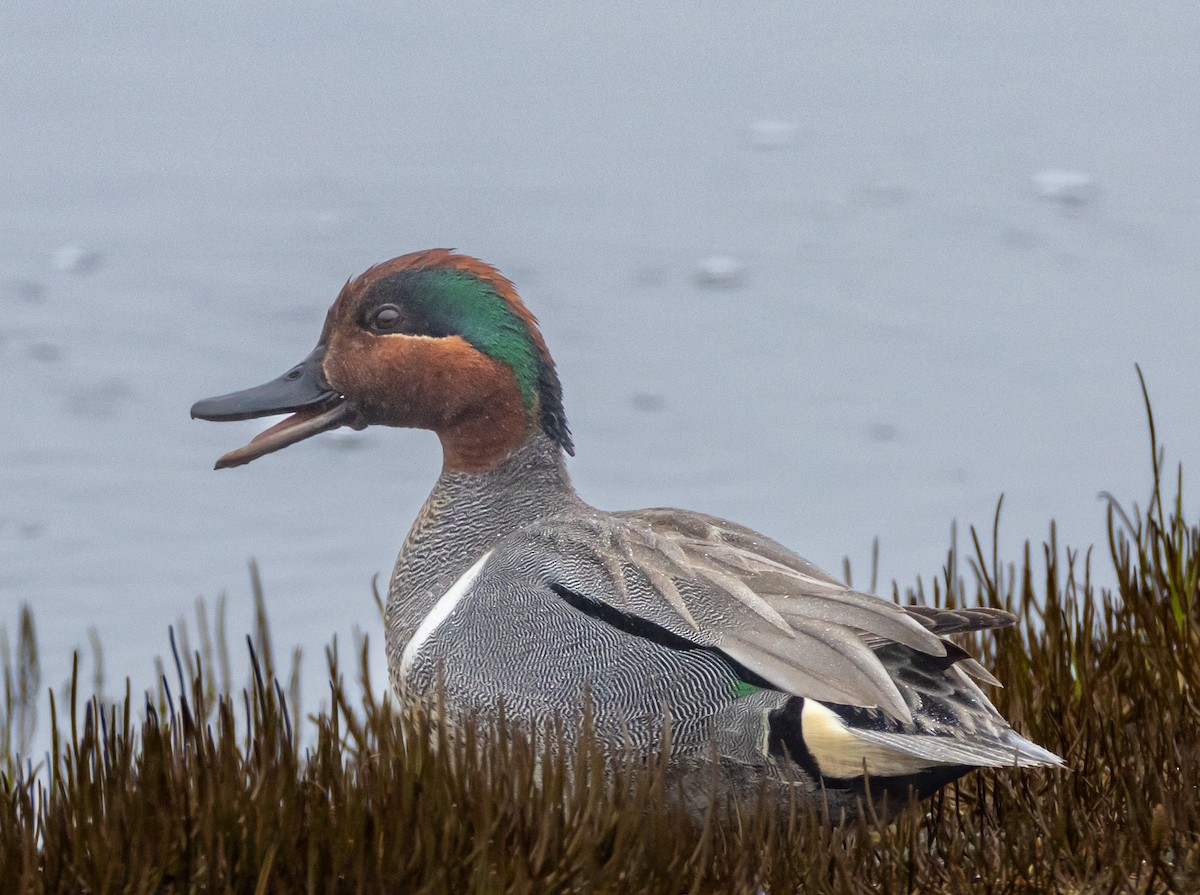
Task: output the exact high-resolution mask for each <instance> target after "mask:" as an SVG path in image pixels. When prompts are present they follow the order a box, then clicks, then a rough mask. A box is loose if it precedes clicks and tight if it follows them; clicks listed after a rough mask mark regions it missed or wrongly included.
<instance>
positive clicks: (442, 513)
mask: <svg viewBox="0 0 1200 895" xmlns="http://www.w3.org/2000/svg"><path fill="white" fill-rule="evenodd" d="M579 505H581V501H580V499H579V497H578V496H577V495H576V494H575V489H574V488H573V487H572V486H571V480H570V478H569V477H568V476H567V470H566V466H565V464H564V463H563V454H562V449H561V448H560V447H559V446H558V445H557V444H555V443H554V442H553V441H551V440H550V439H549V438H547V437H546V435H545V434H543V433H542V431H541V430H540V429H537V430H535V431H534V434H532V435H531V436H530V437H529V439H528V440H527V441H525V442H524V444H522V445H521V446H520V447H519V448H517V450H516V451H514V452H513V453H512V455H511V456H510V457H509V458H508V459H507V460H505V461H504V462H503V463H502V464H501V465H499V466H498V467H496V468H494V469H490V470H487V471H484V472H463V471H461V470H456V469H450V468H446V469H443V470H442V474H441V476H440V477H439V478H438V481H437V484H436V485H435V486H434V488H433V491H432V493H430V495H429V497H428V499H427V500H426V501H425V505H424V506H423V507H422V508H421V512H420V513H419V514H418V516H417V519H416V521H415V522H414V523H413V526H412V529H411V530H410V531H409V533H408V537H406V538H405V539H404V545H403V546H402V547H401V548H400V555H399V557H398V558H397V559H396V568H395V571H394V572H393V573H392V583H391V586H390V587H389V589H388V605H387V646H388V657H389V660H390V661H389V665H391V666H392V667H397V666H398V664H399V656H400V653H401V652H403V650H404V646H405V644H407V643H408V641H409V638H410V637H412V635H413V632H414V631H415V630H416V629H417V626H418V625H419V624H420V623H421V620H422V619H423V618H424V617H425V616H426V615H427V614H428V613H429V611H430V609H432V608H433V605H434V603H436V602H437V600H438V598H439V597H441V596H442V594H444V593H445V592H446V591H447V590H448V589H449V587H450V585H451V584H452V583H453V582H454V581H455V580H456V579H457V578H458V577H459V576H460V575H461V574H462V573H463V572H465V571H466V570H467V569H468V568H470V567H471V565H472V563H474V562H475V560H477V559H478V558H479V556H480V555H481V554H482V553H483V552H484V551H486V550H488V549H490V548H491V547H492V546H493V545H494V544H495V543H496V542H497V541H498V540H500V538H502V537H504V535H506V534H508V533H509V532H511V531H513V530H515V529H517V528H519V527H520V526H522V525H526V524H528V523H530V522H533V521H535V520H537V519H543V518H546V517H547V516H553V515H556V514H558V513H560V512H563V511H565V510H568V509H571V508H572V507H577V506H579Z"/></svg>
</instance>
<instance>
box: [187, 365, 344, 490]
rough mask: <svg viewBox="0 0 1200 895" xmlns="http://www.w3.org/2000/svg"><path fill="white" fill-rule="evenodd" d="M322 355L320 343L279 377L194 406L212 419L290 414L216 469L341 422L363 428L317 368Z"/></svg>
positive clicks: (196, 415)
mask: <svg viewBox="0 0 1200 895" xmlns="http://www.w3.org/2000/svg"><path fill="white" fill-rule="evenodd" d="M324 357H325V346H324V345H318V346H317V347H316V348H315V349H314V350H313V352H312V354H310V355H309V356H308V357H306V358H305V359H304V360H302V361H301V362H300V363H299V364H297V365H296V366H294V367H292V369H290V370H288V371H287V372H286V373H284V374H283V375H282V376H280V377H279V378H278V379H272V380H271V381H270V382H268V383H265V384H264V385H259V386H256V387H255V388H248V389H245V390H244V391H240V392H232V393H230V394H228V395H221V396H220V397H218V398H206V399H205V400H203V401H197V402H196V403H195V404H193V405H192V418H193V419H202V420H213V421H214V422H225V421H229V420H250V419H257V418H258V417H263V416H275V415H276V414H280V413H291V416H289V417H288V418H287V419H285V420H281V421H280V422H278V423H276V424H275V425H274V426H272V427H271V428H269V429H267V430H266V431H264V432H260V433H259V434H258V435H256V436H255V437H254V439H253V440H252V441H251V442H250V443H249V444H247V445H246V446H245V447H240V448H238V449H237V450H235V451H230V452H229V453H228V454H226V455H225V456H223V457H222V458H221V459H220V460H218V461H217V465H216V466H215V467H214V468H215V469H225V468H227V467H230V466H241V465H242V464H244V463H249V462H250V461H251V460H257V459H258V458H259V457H261V456H263V455H264V454H269V453H271V452H273V451H277V450H279V449H280V448H285V447H287V446H288V445H289V444H295V443H296V442H297V441H303V440H304V439H305V438H308V437H310V436H312V435H316V434H317V433H318V432H328V431H329V430H330V429H336V428H338V427H339V426H352V427H354V428H362V424H361V423H359V422H358V414H357V413H356V412H355V410H354V408H353V407H352V406H351V405H350V404H349V402H347V401H346V399H345V398H344V397H342V396H341V395H340V394H338V392H337V390H336V389H334V388H333V387H332V386H331V385H330V384H329V383H328V381H326V379H325V373H324V372H323V370H322V369H321V362H322V360H323V359H324Z"/></svg>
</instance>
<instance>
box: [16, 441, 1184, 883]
mask: <svg viewBox="0 0 1200 895" xmlns="http://www.w3.org/2000/svg"><path fill="white" fill-rule="evenodd" d="M1151 448H1152V454H1153V468H1154V491H1153V495H1152V497H1151V500H1150V502H1149V503H1148V504H1147V506H1146V508H1145V509H1144V510H1140V509H1138V508H1137V507H1136V506H1135V507H1132V508H1129V509H1126V508H1123V507H1122V506H1120V505H1119V504H1118V503H1117V502H1116V501H1115V500H1110V501H1109V504H1108V510H1107V514H1108V534H1109V544H1108V548H1109V549H1108V551H1107V556H1104V561H1105V562H1106V563H1111V565H1112V569H1113V572H1114V574H1115V580H1116V582H1117V586H1116V592H1110V591H1108V590H1099V589H1097V588H1096V587H1095V586H1094V585H1093V583H1092V574H1091V573H1092V567H1093V562H1094V561H1097V560H1096V558H1095V557H1094V556H1093V554H1092V552H1091V551H1088V552H1087V553H1083V554H1081V553H1078V552H1074V551H1071V550H1069V549H1063V548H1061V547H1060V546H1059V545H1058V544H1057V543H1056V542H1055V537H1054V533H1053V528H1052V529H1051V536H1050V540H1049V542H1048V543H1046V544H1045V545H1043V547H1042V549H1041V552H1040V556H1038V557H1037V558H1036V559H1035V556H1034V553H1033V551H1032V550H1031V548H1030V547H1029V546H1028V545H1027V546H1026V549H1025V555H1024V556H1023V557H1022V558H1021V561H1020V562H1019V563H1013V564H1008V565H1005V564H1003V563H1001V561H1000V559H999V557H998V556H997V550H996V543H995V540H994V539H993V541H992V542H991V544H984V543H981V542H980V540H979V539H978V538H977V537H975V533H974V532H972V538H973V551H972V552H973V556H972V557H971V559H970V560H969V562H968V566H969V570H968V573H967V575H966V576H965V577H967V578H968V579H969V580H970V582H971V584H970V586H968V584H967V583H966V581H964V580H962V579H960V577H959V574H958V571H957V565H958V560H957V556H956V555H955V551H953V550H952V551H951V554H950V559H949V560H948V562H947V564H946V566H945V568H943V570H942V572H941V574H940V575H939V576H938V577H937V578H936V579H934V581H933V582H932V583H931V585H930V586H929V587H928V588H926V587H925V586H923V585H922V584H921V583H918V585H917V587H916V588H914V589H912V590H910V591H909V592H908V593H906V594H905V595H904V598H905V599H906V600H915V601H929V602H932V603H935V604H947V603H949V604H967V603H975V604H983V605H990V606H1004V607H1006V608H1009V609H1011V610H1012V611H1014V612H1015V613H1017V615H1018V616H1019V618H1020V622H1019V624H1018V625H1017V626H1016V627H1015V628H1012V629H1008V630H1005V631H1001V632H999V633H998V634H997V635H990V636H988V637H979V638H976V640H975V641H974V642H969V643H967V644H966V645H968V646H969V647H970V648H971V649H973V650H976V651H977V653H978V654H981V655H982V656H983V660H984V662H985V664H987V665H988V666H989V667H990V668H992V669H993V670H994V671H995V673H996V674H997V676H998V677H999V678H1000V679H1001V680H1003V681H1004V682H1005V684H1006V687H1005V689H1003V690H1001V691H998V692H997V693H996V694H995V697H996V702H997V704H998V706H999V707H1000V709H1001V711H1002V712H1003V713H1004V714H1005V715H1006V716H1007V717H1008V718H1010V719H1011V720H1012V721H1013V722H1014V724H1015V725H1016V726H1017V727H1018V728H1019V729H1021V730H1022V731H1023V732H1025V733H1027V734H1029V735H1031V736H1032V737H1033V739H1034V740H1036V741H1037V742H1039V743H1041V744H1043V745H1045V746H1046V747H1048V748H1050V749H1052V750H1054V751H1056V752H1058V753H1060V754H1062V755H1064V756H1066V759H1067V762H1068V764H1069V766H1070V770H1069V771H1066V772H1021V773H1018V772H996V773H983V772H977V773H975V774H972V775H969V776H968V777H966V778H964V779H963V780H962V781H960V782H959V783H958V784H957V785H954V786H951V787H949V788H948V789H947V790H945V791H944V792H943V793H942V794H941V795H940V796H938V797H936V798H935V799H933V800H932V801H930V802H925V803H912V804H909V805H908V806H907V808H905V809H904V810H903V811H901V812H900V814H899V816H898V817H897V818H896V819H895V820H894V821H893V822H892V823H884V822H882V821H881V820H879V819H878V818H875V817H872V816H870V815H869V814H863V815H860V816H859V817H858V818H857V819H856V820H854V821H852V822H849V823H844V824H842V825H840V826H835V825H831V824H829V823H827V822H826V820H825V819H824V818H823V817H821V816H820V813H819V812H815V813H814V812H808V813H806V812H803V811H793V812H791V813H790V814H785V815H784V816H781V815H780V814H779V813H778V812H776V811H773V810H770V809H768V808H766V807H765V806H764V805H760V804H756V803H746V804H738V805H731V806H724V807H717V806H716V805H714V806H713V807H712V809H711V810H710V811H709V813H708V814H707V816H706V817H705V818H704V819H703V820H702V821H699V822H695V821H693V820H692V819H690V818H689V816H688V814H687V812H686V810H685V809H684V808H683V806H681V805H680V804H679V803H678V802H677V801H676V800H675V799H674V798H673V788H672V786H671V784H670V782H669V781H668V780H667V779H666V777H665V775H664V773H663V769H662V768H661V767H659V766H657V765H655V764H654V763H650V764H649V765H647V766H643V767H635V768H626V769H624V770H623V771H622V772H621V773H619V774H617V777H616V780H615V781H614V782H613V783H611V784H606V783H605V769H604V767H603V766H602V763H601V761H600V760H599V758H598V757H597V753H596V750H595V749H594V748H591V746H590V744H589V743H587V742H586V741H585V742H584V743H583V744H582V745H580V746H579V747H578V749H577V754H575V755H574V756H573V757H572V760H564V757H563V756H562V754H561V753H560V752H558V751H556V749H555V737H554V735H553V732H552V731H550V732H547V733H546V734H545V735H544V736H542V737H540V738H539V739H537V740H536V741H528V740H523V739H520V738H516V737H513V736H509V735H508V734H507V731H505V730H504V729H503V722H502V721H501V722H500V723H499V724H498V725H492V726H490V727H489V726H480V727H479V728H478V729H474V730H470V731H468V732H467V735H466V736H464V737H463V738H461V739H458V740H456V741H454V742H447V741H446V740H445V739H444V738H442V737H440V735H439V734H438V732H437V731H435V730H433V729H432V728H431V727H430V725H429V724H428V722H427V721H426V720H425V719H423V718H420V717H413V716H410V715H406V714H402V713H399V712H397V711H396V710H395V706H394V705H393V704H391V702H390V700H389V699H388V698H382V699H381V698H378V697H377V696H376V695H375V694H376V693H377V690H376V685H375V683H374V682H372V681H371V680H370V679H369V675H368V674H367V671H366V669H367V662H366V654H367V649H368V647H367V646H366V644H364V645H363V651H362V653H361V655H358V656H356V657H355V659H356V663H355V664H357V667H356V668H354V669H353V670H352V672H351V673H353V674H354V675H355V676H356V677H357V678H358V679H359V682H360V683H361V687H357V686H355V687H352V686H349V685H348V684H347V681H346V679H345V674H346V672H345V671H344V670H343V668H342V663H341V662H340V661H339V658H338V656H337V654H336V650H335V649H331V650H329V651H328V659H329V699H328V704H329V706H330V707H329V708H328V710H325V711H323V712H322V713H321V714H320V715H319V716H314V717H311V718H310V719H309V720H308V722H307V727H306V731H307V732H306V734H305V736H304V737H303V738H300V737H299V736H298V735H297V732H296V726H295V723H294V721H293V717H292V710H291V708H290V706H291V705H292V704H294V699H293V698H289V696H288V689H289V688H288V687H287V686H285V685H284V684H282V683H281V682H280V680H279V679H278V677H277V673H276V669H275V665H274V659H273V655H272V651H271V647H270V637H269V634H268V633H267V629H266V621H265V618H260V621H259V623H258V628H257V631H256V633H255V635H254V637H253V638H249V641H250V643H249V647H250V655H251V659H252V663H253V678H252V680H251V681H250V683H249V685H248V686H247V687H245V688H243V689H240V690H235V689H233V688H231V687H230V686H229V684H228V680H229V672H228V665H229V662H228V657H227V651H226V649H225V646H224V635H223V633H222V631H221V630H220V627H219V626H218V627H217V629H216V631H217V636H215V637H210V636H209V635H208V629H202V631H201V641H202V643H201V648H200V649H197V650H191V649H190V648H188V647H186V646H181V647H177V648H176V649H175V663H174V666H175V667H174V669H173V671H174V673H173V674H172V675H170V677H172V678H173V683H171V684H168V682H167V676H164V677H163V679H162V683H161V686H160V688H159V690H158V692H155V693H151V694H146V695H144V696H137V697H135V696H134V695H133V694H132V692H131V690H130V688H129V685H128V684H126V687H125V692H124V695H123V697H122V698H120V699H118V700H116V701H107V700H103V699H101V698H100V697H99V696H91V697H89V696H88V695H87V693H86V692H85V689H86V684H85V683H84V682H82V681H81V680H80V675H79V673H78V665H77V666H76V668H77V670H76V674H75V675H74V676H73V678H72V681H71V683H70V685H69V687H68V688H67V690H66V691H65V692H64V693H61V694H58V695H57V696H55V695H54V694H51V696H52V701H51V709H50V716H49V718H48V719H46V723H48V724H49V725H50V729H51V733H52V749H51V751H50V753H49V757H48V759H47V761H48V766H46V767H43V768H41V769H40V770H39V769H38V768H35V767H32V766H31V765H30V764H29V763H28V762H26V763H24V764H22V763H21V762H20V761H19V760H18V759H17V757H16V753H17V751H18V749H19V746H20V744H21V743H22V742H28V737H29V735H30V733H31V728H32V725H33V724H34V723H35V718H34V716H33V706H34V704H35V703H36V699H37V696H38V693H39V688H40V679H39V675H38V672H37V668H38V662H37V650H36V637H35V632H34V626H33V620H32V618H31V617H30V616H29V614H28V612H27V611H26V612H24V613H23V614H22V616H21V620H20V623H19V628H18V631H17V636H16V638H15V646H14V648H13V649H11V650H10V649H9V648H8V646H7V639H6V638H0V641H2V642H3V643H4V644H5V647H4V654H3V656H0V659H2V660H3V665H4V705H3V709H4V714H3V716H2V717H0V748H3V750H4V751H3V753H2V754H0V889H2V890H3V891H4V892H6V893H48V892H135V893H140V892H147V893H149V892H155V893H159V892H191V891H201V892H226V891H228V892H248V893H249V892H255V893H259V892H305V891H313V892H330V891H337V892H343V891H344V892H431V893H434V892H446V893H465V892H558V891H579V892H589V893H591V892H597V893H603V892H613V893H616V892H621V893H628V892H677V893H683V892H694V893H711V892H733V893H741V895H746V893H754V892H757V891H759V890H765V891H766V892H770V893H783V892H800V891H803V892H813V893H815V892H837V893H853V892H885V893H886V892H906V893H907V892H924V893H941V892H946V893H950V892H953V893H963V892H977V893H1001V892H1003V893H1013V892H1089V893H1090V892H1139V893H1141V892H1195V891H1200V528H1198V527H1197V526H1195V525H1189V524H1188V523H1187V521H1186V520H1185V518H1184V513H1183V498H1182V474H1181V473H1179V474H1178V475H1177V476H1173V477H1172V479H1173V481H1172V482H1171V484H1172V485H1173V486H1174V490H1175V494H1174V495H1173V499H1169V498H1168V497H1167V495H1165V494H1164V490H1165V487H1166V485H1167V483H1166V481H1164V475H1163V466H1162V459H1161V455H1160V452H1159V446H1158V442H1157V436H1156V433H1155V432H1154V428H1153V420H1151ZM997 512H999V509H998V510H997ZM896 596H897V598H900V594H899V593H898V592H897V594H896ZM218 621H219V613H218ZM173 643H174V641H173ZM214 668H216V669H221V670H222V673H221V674H220V677H221V679H222V681H223V682H224V683H222V684H218V683H216V682H214V680H213V677H212V676H211V671H210V670H211V669H214ZM98 687H99V681H97V682H95V684H94V685H93V687H92V689H97V688H98ZM351 693H354V694H361V695H354V696H352V695H351Z"/></svg>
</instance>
